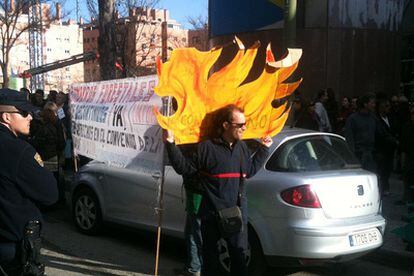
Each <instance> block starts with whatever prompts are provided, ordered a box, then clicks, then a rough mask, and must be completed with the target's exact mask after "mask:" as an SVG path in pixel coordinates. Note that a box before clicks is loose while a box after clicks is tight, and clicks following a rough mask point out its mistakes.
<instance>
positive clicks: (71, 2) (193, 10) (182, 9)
mask: <svg viewBox="0 0 414 276" xmlns="http://www.w3.org/2000/svg"><path fill="white" fill-rule="evenodd" d="M79 3H80V6H81V15H82V17H84V18H85V19H87V21H89V17H90V16H89V12H88V10H87V8H86V4H85V3H86V0H79ZM157 7H158V8H162V9H168V10H169V11H170V18H172V19H175V20H177V22H178V23H181V24H182V25H183V27H184V28H186V29H188V28H190V27H191V26H190V25H189V24H188V22H187V21H188V20H187V17H188V16H192V17H197V16H199V15H202V16H205V17H207V12H208V11H207V9H208V0H160V1H159V4H158V5H157ZM63 9H64V12H65V13H69V12H71V14H70V15H69V17H70V18H73V19H75V18H76V0H66V3H65V5H64V7H63Z"/></svg>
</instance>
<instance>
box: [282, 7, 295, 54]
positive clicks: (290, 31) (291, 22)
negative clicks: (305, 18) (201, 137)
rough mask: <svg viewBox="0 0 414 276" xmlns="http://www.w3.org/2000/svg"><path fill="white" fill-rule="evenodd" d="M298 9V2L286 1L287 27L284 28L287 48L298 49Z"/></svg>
mask: <svg viewBox="0 0 414 276" xmlns="http://www.w3.org/2000/svg"><path fill="white" fill-rule="evenodd" d="M296 8H297V0H285V16H284V17H285V26H284V28H283V29H284V31H283V35H284V44H285V48H295V47H296Z"/></svg>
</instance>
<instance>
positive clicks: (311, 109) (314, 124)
mask: <svg viewBox="0 0 414 276" xmlns="http://www.w3.org/2000/svg"><path fill="white" fill-rule="evenodd" d="M293 110H294V113H293V121H292V123H291V127H298V128H304V129H311V130H315V131H318V130H319V123H318V115H317V114H316V112H315V103H314V102H310V103H309V104H306V103H305V102H304V101H302V100H301V99H295V101H294V102H293Z"/></svg>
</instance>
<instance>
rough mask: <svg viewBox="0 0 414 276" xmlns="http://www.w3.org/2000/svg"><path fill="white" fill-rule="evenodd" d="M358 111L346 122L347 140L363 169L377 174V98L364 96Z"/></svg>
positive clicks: (359, 103)
mask: <svg viewBox="0 0 414 276" xmlns="http://www.w3.org/2000/svg"><path fill="white" fill-rule="evenodd" d="M357 105H358V111H357V112H355V113H353V114H352V115H351V116H349V118H348V119H347V120H346V124H345V138H346V141H347V143H348V145H349V147H350V149H351V151H352V152H354V154H355V156H356V157H357V158H358V160H359V161H360V162H361V165H362V168H363V169H366V170H368V171H371V172H374V173H375V172H376V163H375V159H374V150H375V138H376V133H377V119H376V118H375V116H374V112H375V96H373V95H364V96H362V97H360V98H359V99H358V102H357Z"/></svg>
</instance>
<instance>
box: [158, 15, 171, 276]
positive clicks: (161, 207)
mask: <svg viewBox="0 0 414 276" xmlns="http://www.w3.org/2000/svg"><path fill="white" fill-rule="evenodd" d="M165 12H166V11H164V22H162V52H161V54H162V61H163V62H166V61H167V55H168V52H167V37H168V34H167V18H166V14H165ZM166 102H167V104H166V106H165V105H164V103H163V107H164V108H163V113H164V115H165V116H170V114H171V102H172V99H171V97H167V100H166ZM164 156H165V155H164V154H163V157H162V164H163V165H162V171H161V187H160V191H159V193H160V196H159V201H158V208H157V212H158V227H157V250H156V253H155V271H154V275H155V276H157V275H158V265H159V257H160V244H161V225H162V216H163V212H164V180H165V165H164Z"/></svg>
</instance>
